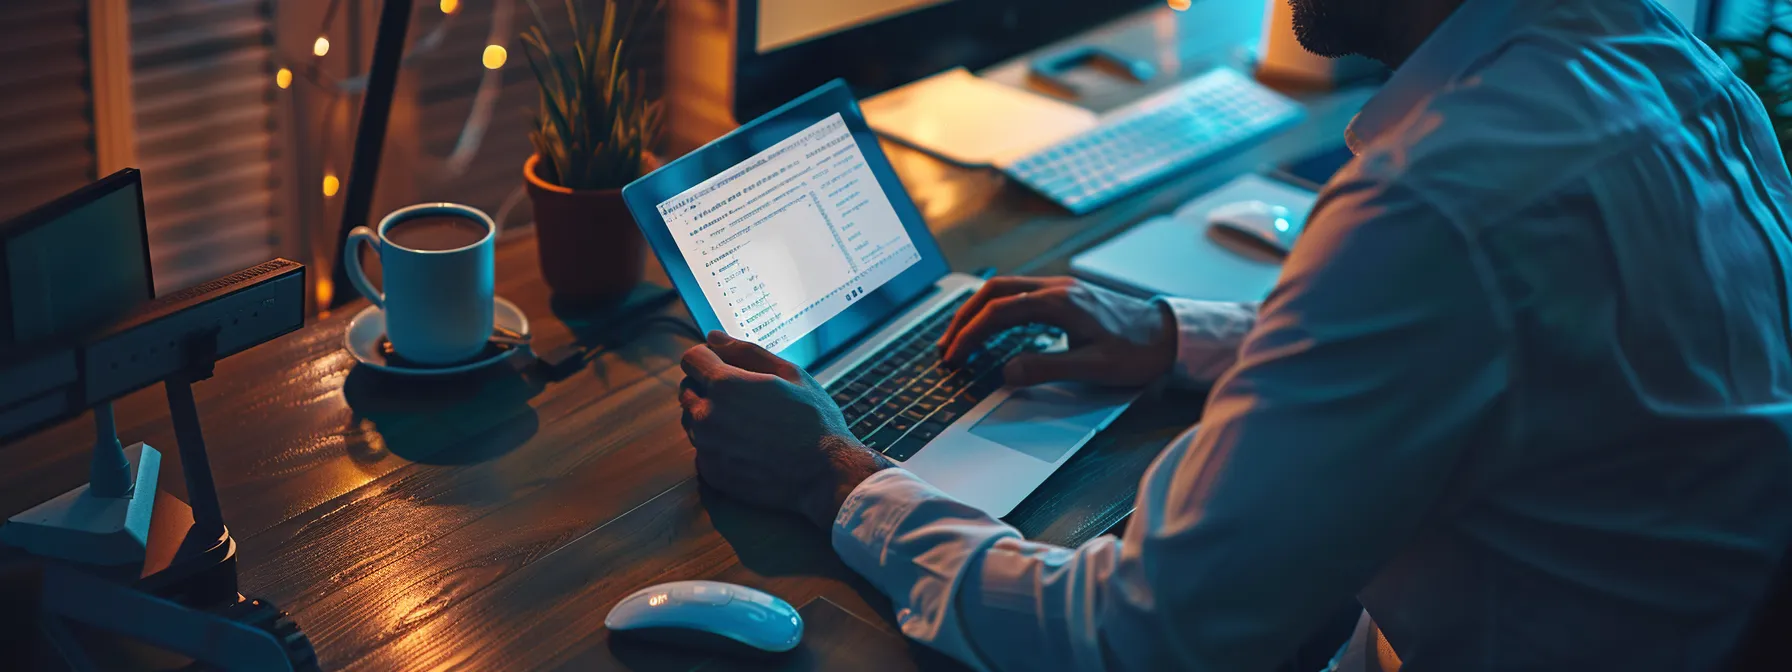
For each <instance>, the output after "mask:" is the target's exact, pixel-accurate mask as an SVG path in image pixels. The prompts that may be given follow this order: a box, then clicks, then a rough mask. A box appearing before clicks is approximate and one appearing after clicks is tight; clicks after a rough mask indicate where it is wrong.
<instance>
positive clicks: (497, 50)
mask: <svg viewBox="0 0 1792 672" xmlns="http://www.w3.org/2000/svg"><path fill="white" fill-rule="evenodd" d="M508 58H510V53H509V52H506V51H504V47H500V46H498V45H495V44H488V45H485V53H484V54H482V55H481V56H480V57H479V60H480V61H481V62H483V63H485V69H487V70H497V69H498V68H502V67H504V61H505V60H506V59H508Z"/></svg>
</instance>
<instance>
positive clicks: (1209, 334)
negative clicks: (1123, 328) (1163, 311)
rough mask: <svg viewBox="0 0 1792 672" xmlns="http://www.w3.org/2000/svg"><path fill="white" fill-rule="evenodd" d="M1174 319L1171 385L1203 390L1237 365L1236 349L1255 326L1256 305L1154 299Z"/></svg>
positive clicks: (1162, 297)
mask: <svg viewBox="0 0 1792 672" xmlns="http://www.w3.org/2000/svg"><path fill="white" fill-rule="evenodd" d="M1156 302H1157V304H1158V305H1160V306H1163V307H1165V308H1168V309H1169V311H1170V314H1171V315H1172V316H1174V317H1175V318H1176V331H1177V337H1176V364H1175V366H1173V367H1171V381H1172V382H1173V383H1175V384H1177V385H1179V386H1182V387H1206V386H1210V385H1212V384H1213V383H1214V381H1217V380H1219V378H1220V376H1221V375H1222V374H1224V373H1225V372H1226V370H1227V369H1230V368H1232V365H1233V364H1235V363H1237V362H1238V348H1239V346H1241V345H1243V344H1244V339H1245V336H1246V335H1248V334H1250V333H1251V329H1252V328H1254V327H1256V326H1257V304H1254V303H1233V302H1229V301H1196V300H1193V299H1180V298H1175V297H1169V296H1160V297H1157V299H1156Z"/></svg>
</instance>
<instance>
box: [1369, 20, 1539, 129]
mask: <svg viewBox="0 0 1792 672" xmlns="http://www.w3.org/2000/svg"><path fill="white" fill-rule="evenodd" d="M1541 4H1545V5H1546V4H1548V3H1541ZM1538 7H1539V3H1538V2H1535V1H1532V0H1467V1H1466V2H1464V3H1462V6H1461V7H1458V8H1457V9H1456V12H1455V13H1454V14H1451V15H1450V18H1448V19H1445V20H1444V22H1443V24H1442V25H1439V26H1438V27H1437V30H1436V31H1435V32H1433V33H1432V34H1431V37H1429V38H1426V39H1425V42H1424V43H1423V44H1420V45H1419V48H1418V50H1416V51H1414V52H1413V53H1412V56H1411V57H1409V58H1407V59H1406V63H1405V64H1404V65H1401V66H1400V68H1399V69H1397V70H1395V71H1394V75H1393V77H1391V78H1389V79H1388V82H1387V84H1385V85H1383V86H1382V87H1381V90H1380V91H1379V92H1377V93H1376V94H1375V96H1374V97H1372V98H1370V99H1369V102H1368V103H1365V104H1364V105H1363V109H1362V111H1361V112H1360V113H1358V114H1357V116H1356V119H1353V120H1351V122H1350V127H1349V128H1348V129H1345V131H1344V140H1345V142H1346V143H1347V144H1349V145H1350V149H1351V151H1352V152H1355V153H1357V154H1361V153H1362V152H1363V150H1364V149H1365V148H1367V147H1368V146H1369V145H1371V144H1374V143H1375V142H1376V141H1377V140H1379V139H1380V138H1381V137H1382V136H1383V135H1385V134H1386V133H1387V132H1388V131H1389V130H1391V129H1393V128H1394V127H1395V126H1396V125H1398V124H1399V123H1400V122H1402V121H1404V120H1405V119H1406V117H1407V116H1408V115H1410V114H1412V112H1413V110H1415V109H1417V108H1418V107H1419V105H1421V104H1423V103H1424V102H1425V101H1426V100H1429V99H1430V98H1431V96H1433V95H1434V94H1436V93H1437V92H1438V91H1439V90H1441V89H1443V88H1444V87H1445V86H1447V85H1449V83H1450V81H1451V80H1453V79H1455V78H1456V77H1457V76H1458V75H1460V74H1462V72H1463V71H1464V70H1467V69H1468V68H1469V66H1471V65H1473V64H1474V62H1475V61H1476V60H1478V59H1480V58H1481V57H1483V56H1486V55H1487V54H1489V53H1491V52H1492V51H1493V50H1495V49H1497V48H1498V47H1499V45H1500V44H1501V43H1502V42H1503V41H1504V38H1505V37H1506V36H1507V35H1510V34H1511V33H1512V31H1513V30H1514V29H1516V28H1517V27H1518V26H1519V25H1522V23H1523V22H1524V21H1525V20H1526V19H1528V18H1530V15H1531V14H1534V13H1535V12H1536V11H1537V9H1538Z"/></svg>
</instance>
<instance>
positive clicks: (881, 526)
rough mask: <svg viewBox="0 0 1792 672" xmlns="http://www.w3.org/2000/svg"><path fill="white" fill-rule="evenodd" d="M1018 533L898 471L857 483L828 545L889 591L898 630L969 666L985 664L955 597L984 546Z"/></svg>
mask: <svg viewBox="0 0 1792 672" xmlns="http://www.w3.org/2000/svg"><path fill="white" fill-rule="evenodd" d="M1019 536H1020V534H1019V533H1018V532H1016V531H1015V530H1014V528H1012V527H1008V526H1007V525H1003V524H1002V523H1000V522H998V521H996V520H994V519H992V518H990V517H989V516H988V515H987V514H985V513H983V512H982V511H981V510H978V509H976V508H973V507H971V506H969V505H967V504H964V503H963V502H960V501H958V500H955V499H953V498H951V497H950V496H948V495H946V494H945V493H943V492H940V491H939V490H938V489H935V488H934V487H933V486H931V485H928V484H927V482H925V481H922V480H921V479H920V477H918V476H915V475H914V474H912V473H910V472H909V471H907V470H905V469H885V470H883V471H880V472H877V473H876V474H872V475H871V477H870V478H867V479H865V481H864V482H863V483H860V484H859V486H858V487H857V488H854V489H853V491H852V493H851V494H850V495H848V496H847V498H846V502H845V503H844V504H842V505H841V506H840V512H839V513H838V514H837V515H836V516H835V517H834V527H833V545H834V551H835V552H836V553H838V554H839V555H840V559H841V560H842V561H844V562H845V563H846V566H848V567H851V568H852V569H853V571H856V572H858V573H859V574H860V575H862V576H864V577H865V578H866V579H868V580H870V581H871V583H872V584H873V585H875V586H877V588H878V590H880V591H882V592H883V593H884V594H885V595H888V596H889V597H890V601H891V603H892V606H894V607H895V608H896V623H897V625H898V627H900V628H901V629H902V633H903V634H904V635H907V636H909V637H910V638H913V639H915V640H916V641H919V642H921V643H924V644H926V645H928V646H931V647H933V648H935V649H938V650H940V651H941V652H943V653H946V654H947V655H950V656H952V657H953V658H957V659H958V660H959V661H960V662H963V663H965V664H967V665H970V666H972V667H973V668H976V669H984V668H985V666H984V665H983V663H982V661H981V660H979V656H978V655H977V654H976V653H975V649H974V648H973V647H972V646H971V644H970V643H969V641H968V640H967V639H966V637H965V634H964V632H963V631H962V630H961V626H960V618H959V614H958V609H957V608H956V605H955V604H954V601H955V600H956V597H957V593H958V592H959V589H960V586H961V585H962V584H963V583H964V579H965V577H966V575H967V574H968V573H969V572H975V571H977V567H978V565H979V563H978V558H979V557H980V556H981V555H982V554H983V553H984V552H985V551H986V549H988V548H989V546H990V545H991V544H994V543H995V542H996V541H997V540H1000V539H1004V538H1010V537H1013V538H1019Z"/></svg>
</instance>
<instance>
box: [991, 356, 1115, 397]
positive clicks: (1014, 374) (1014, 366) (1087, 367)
mask: <svg viewBox="0 0 1792 672" xmlns="http://www.w3.org/2000/svg"><path fill="white" fill-rule="evenodd" d="M1113 371H1114V367H1113V363H1112V362H1109V361H1104V358H1102V357H1101V356H1100V355H1099V354H1098V353H1096V352H1095V351H1094V349H1093V348H1077V349H1075V350H1070V351H1068V352H1054V353H1039V352H1028V353H1022V354H1019V355H1015V357H1014V359H1010V360H1008V364H1007V365H1006V366H1005V367H1003V369H1002V377H1003V378H1004V379H1006V382H1007V383H1008V384H1009V385H1014V386H1017V387H1025V386H1027V385H1039V384H1042V383H1055V382H1059V381H1076V382H1083V383H1099V384H1106V383H1111V382H1113V381H1112V380H1110V378H1111V376H1112V373H1113Z"/></svg>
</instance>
